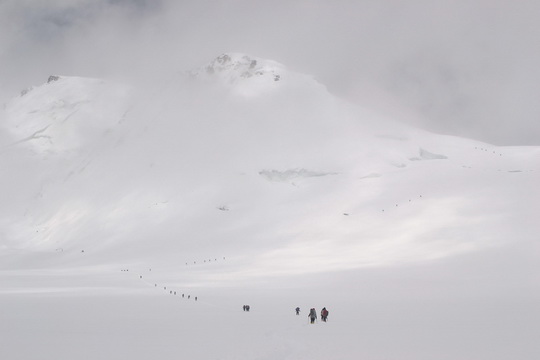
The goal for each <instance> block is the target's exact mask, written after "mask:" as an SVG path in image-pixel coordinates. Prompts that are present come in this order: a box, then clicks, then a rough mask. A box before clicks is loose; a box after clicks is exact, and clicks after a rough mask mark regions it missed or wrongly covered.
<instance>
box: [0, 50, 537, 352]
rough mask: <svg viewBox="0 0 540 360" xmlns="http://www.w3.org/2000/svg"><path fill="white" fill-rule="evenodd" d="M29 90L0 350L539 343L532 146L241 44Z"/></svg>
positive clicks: (16, 143) (7, 175)
mask: <svg viewBox="0 0 540 360" xmlns="http://www.w3.org/2000/svg"><path fill="white" fill-rule="evenodd" d="M45 79H46V78H45ZM29 89H30V90H28V91H25V93H24V94H23V95H21V96H17V97H15V98H13V99H12V100H11V101H10V102H9V103H7V104H6V105H5V107H4V110H3V112H2V115H1V120H2V122H1V127H0V141H1V148H0V166H1V169H2V174H3V176H1V177H0V191H1V198H2V202H0V283H1V284H2V285H1V287H0V307H1V308H2V311H1V312H0V314H1V315H0V338H1V339H2V345H1V346H0V358H2V359H10V360H11V359H21V360H22V359H25V360H27V359H54V360H64V359H65V360H73V359H130V360H133V359H135V360H138V359H141V360H142V359H150V358H155V359H161V358H182V359H230V360H232V359H235V360H242V359H246V360H247V359H250V360H251V359H295V360H296V359H310V360H313V359H376V360H382V359H395V360H407V359H409V360H423V359H425V360H428V359H429V360H439V359H440V360H449V359H451V360H454V359H455V360H463V359H475V360H507V359H536V358H539V356H540V345H539V343H538V341H537V338H538V334H540V325H539V324H540V311H539V310H538V306H537V304H538V301H539V300H540V289H539V286H538V276H539V275H540V265H539V264H540V262H538V255H539V254H540V247H539V245H538V241H537V240H538V239H537V234H538V233H539V232H540V225H539V223H538V214H539V213H540V205H539V204H540V194H539V192H538V184H539V183H540V175H539V174H540V147H496V146H492V145H489V144H485V143H481V142H478V141H474V140H468V139H463V138H457V137H450V136H442V135H436V134H432V133H429V132H426V131H422V130H419V129H414V128H410V127H407V126H404V125H400V124H399V123H396V122H394V121H392V120H389V119H385V118H383V117H380V116H378V115H377V114H374V113H372V112H370V111H367V110H365V109H362V108H357V107H354V106H351V105H349V104H346V103H344V102H343V101H341V100H339V99H336V98H335V97H333V96H332V95H330V94H329V93H328V92H327V91H326V89H325V87H324V86H323V85H321V84H318V83H317V82H316V81H315V80H313V79H312V78H311V77H310V76H307V75H302V74H297V73H295V72H292V71H290V70H288V69H287V68H286V67H285V66H283V65H281V64H278V63H276V62H274V61H269V60H264V59H260V58H256V57H252V56H249V55H244V54H236V53H230V54H229V53H228V54H222V55H221V56H219V57H218V58H216V59H215V60H213V61H211V62H210V63H209V65H206V66H202V67H201V68H200V69H198V70H195V71H193V72H192V76H191V77H190V78H186V77H184V76H183V75H176V76H173V77H171V78H170V79H167V81H161V80H159V79H154V82H153V83H151V84H130V85H123V84H116V83H113V82H110V81H105V80H99V79H87V78H79V77H66V76H57V75H54V76H52V77H50V78H49V81H48V82H46V83H44V84H42V85H39V86H33V87H31V88H29ZM426 149H427V150H426ZM417 160H422V161H417ZM424 160H425V161H424ZM291 185H292V186H291ZM246 304H248V305H250V306H251V311H249V312H244V311H242V306H243V305H246ZM297 306H299V307H300V308H301V310H302V311H301V313H300V315H298V316H297V315H295V313H294V309H295V308H296V307H297ZM323 306H325V307H326V308H327V309H328V310H329V311H330V315H329V321H328V322H327V323H321V322H320V319H319V322H318V323H316V324H314V325H311V324H308V319H307V314H308V312H309V309H310V308H311V307H315V308H316V309H317V313H318V314H319V315H320V311H321V309H322V307H323Z"/></svg>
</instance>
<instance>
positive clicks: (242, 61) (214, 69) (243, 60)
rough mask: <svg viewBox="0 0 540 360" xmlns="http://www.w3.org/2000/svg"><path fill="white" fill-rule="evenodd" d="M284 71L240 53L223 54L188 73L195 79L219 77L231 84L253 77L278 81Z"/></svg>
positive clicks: (277, 66) (270, 63)
mask: <svg viewBox="0 0 540 360" xmlns="http://www.w3.org/2000/svg"><path fill="white" fill-rule="evenodd" d="M284 70H285V67H284V66H283V65H282V64H280V63H278V62H276V61H272V60H264V59H261V58H257V57H253V56H250V55H246V54H240V53H224V54H221V55H219V56H218V57H217V58H215V59H214V60H212V61H211V62H210V63H209V64H208V65H206V66H204V67H202V68H200V69H197V70H193V71H191V72H190V73H191V75H193V76H196V77H202V76H206V77H213V78H218V77H219V78H221V79H223V80H225V81H227V82H229V83H231V84H232V83H237V82H239V81H242V79H249V78H253V77H259V78H264V79H268V80H271V81H280V80H281V78H282V74H283V72H284Z"/></svg>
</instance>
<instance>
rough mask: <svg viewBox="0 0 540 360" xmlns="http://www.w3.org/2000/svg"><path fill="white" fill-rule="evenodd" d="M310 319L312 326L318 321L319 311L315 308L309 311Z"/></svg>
mask: <svg viewBox="0 0 540 360" xmlns="http://www.w3.org/2000/svg"><path fill="white" fill-rule="evenodd" d="M308 318H309V319H310V320H311V323H312V324H313V323H314V322H315V320H317V311H315V308H311V310H309V314H308Z"/></svg>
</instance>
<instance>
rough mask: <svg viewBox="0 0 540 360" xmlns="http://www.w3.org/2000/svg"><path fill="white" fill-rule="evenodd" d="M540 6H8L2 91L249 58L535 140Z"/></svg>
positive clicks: (167, 1)
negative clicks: (56, 78) (54, 78)
mask: <svg viewBox="0 0 540 360" xmlns="http://www.w3.org/2000/svg"><path fill="white" fill-rule="evenodd" d="M539 11H540V3H538V2H536V1H534V0H518V1H505V0H496V1H486V0H473V1H464V0H463V1H462V0H459V1H452V0H443V1H437V2H434V1H429V0H413V1H408V2H403V1H398V0H389V1H384V2H381V1H375V0H364V1H347V0H338V1H322V0H321V1H302V0H294V1H273V2H253V1H247V0H227V1H225V0H217V1H212V2H200V1H194V0H193V1H181V2H179V1H173V0H161V1H150V0H98V1H91V0H75V1H67V0H53V1H47V2H42V1H38V0H22V1H15V0H12V1H5V2H3V3H1V4H0V24H1V25H0V33H1V34H2V35H1V37H0V64H2V66H1V67H0V77H1V79H2V88H1V89H0V90H1V91H2V94H1V95H2V96H3V97H5V96H8V95H12V94H16V93H17V92H18V91H20V90H21V89H23V88H25V87H27V86H29V85H32V84H39V83H41V82H43V81H44V80H45V79H46V78H47V76H48V75H49V74H52V73H58V74H65V75H79V76H94V77H127V78H131V77H137V78H139V79H144V78H146V77H152V76H167V74H170V73H171V72H175V71H180V70H184V69H189V68H192V67H194V66H198V65H200V64H201V63H204V62H206V61H208V60H210V59H211V58H213V57H214V56H217V55H219V54H220V53H222V52H224V51H239V52H246V53H250V54H253V55H255V56H260V57H266V58H271V59H274V60H277V61H279V62H282V63H284V64H286V65H287V66H288V67H290V68H292V69H294V70H297V71H300V72H306V73H310V74H313V75H315V76H316V77H317V78H318V79H319V81H321V82H322V83H324V84H326V85H327V86H328V87H329V89H330V90H331V91H332V92H334V93H336V94H338V95H339V96H342V97H346V98H348V99H349V100H352V101H354V102H357V103H360V104H364V105H366V106H368V107H373V108H375V109H378V110H379V111H382V112H385V113H388V114H390V115H392V116H395V117H398V118H401V119H404V120H406V121H408V122H412V123H413V124H416V125H419V126H422V127H425V128H428V129H430V130H433V131H436V132H441V133H448V134H455V135H461V136H468V137H473V138H477V139H480V140H485V141H488V142H492V143H496V144H504V145H507V144H535V145H537V144H539V143H540V122H538V118H539V117H540V105H538V101H537V99H536V94H538V93H540V91H539V90H540V85H539V84H540V81H539V80H540V70H538V68H537V65H536V64H538V63H540V50H538V47H536V46H535V40H536V39H538V37H539V35H540V25H539V24H538V22H537V19H536V17H535V14H538V13H539Z"/></svg>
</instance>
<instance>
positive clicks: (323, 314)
mask: <svg viewBox="0 0 540 360" xmlns="http://www.w3.org/2000/svg"><path fill="white" fill-rule="evenodd" d="M295 310H296V315H300V308H299V307H297V308H296V309H295ZM308 318H309V320H310V322H311V323H312V324H314V323H315V321H316V320H317V310H315V308H311V309H310V310H309V314H308ZM321 320H322V321H324V322H326V321H327V320H328V310H326V308H325V307H323V308H322V310H321Z"/></svg>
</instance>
